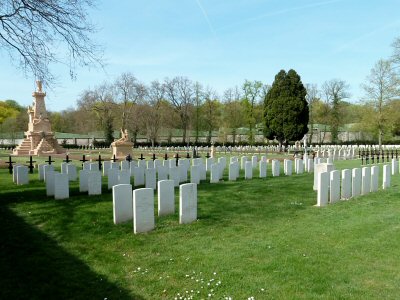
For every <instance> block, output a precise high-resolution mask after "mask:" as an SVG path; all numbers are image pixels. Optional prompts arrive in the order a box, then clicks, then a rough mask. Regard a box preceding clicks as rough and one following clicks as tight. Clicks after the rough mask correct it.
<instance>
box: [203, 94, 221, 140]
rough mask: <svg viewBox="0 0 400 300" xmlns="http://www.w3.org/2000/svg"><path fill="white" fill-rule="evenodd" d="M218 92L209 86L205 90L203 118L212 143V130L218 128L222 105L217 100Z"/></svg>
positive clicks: (208, 137) (208, 138)
mask: <svg viewBox="0 0 400 300" xmlns="http://www.w3.org/2000/svg"><path fill="white" fill-rule="evenodd" d="M217 98H218V96H217V93H216V92H215V91H214V90H213V89H211V88H209V87H208V88H207V89H206V91H205V92H204V99H205V100H204V104H203V118H204V121H205V127H206V129H207V143H208V144H210V143H211V138H212V132H213V130H215V129H217V128H218V125H219V116H220V112H221V105H220V103H219V101H218V100H217Z"/></svg>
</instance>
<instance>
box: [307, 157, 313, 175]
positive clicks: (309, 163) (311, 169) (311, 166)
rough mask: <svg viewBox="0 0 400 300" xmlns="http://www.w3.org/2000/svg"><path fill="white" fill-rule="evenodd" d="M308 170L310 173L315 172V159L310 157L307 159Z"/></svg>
mask: <svg viewBox="0 0 400 300" xmlns="http://www.w3.org/2000/svg"><path fill="white" fill-rule="evenodd" d="M307 172H308V173H312V172H314V161H313V159H312V158H309V159H308V160H307Z"/></svg>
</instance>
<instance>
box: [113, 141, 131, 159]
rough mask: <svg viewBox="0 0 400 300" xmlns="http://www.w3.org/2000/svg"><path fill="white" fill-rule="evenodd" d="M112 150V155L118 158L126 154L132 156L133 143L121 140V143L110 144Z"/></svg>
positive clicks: (123, 157) (122, 157) (124, 156)
mask: <svg viewBox="0 0 400 300" xmlns="http://www.w3.org/2000/svg"><path fill="white" fill-rule="evenodd" d="M111 147H112V150H113V157H114V155H115V157H116V158H118V159H125V158H126V157H127V156H128V155H130V156H131V157H133V152H132V149H133V143H131V142H123V143H116V142H114V143H112V144H111Z"/></svg>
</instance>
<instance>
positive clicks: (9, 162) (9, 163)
mask: <svg viewBox="0 0 400 300" xmlns="http://www.w3.org/2000/svg"><path fill="white" fill-rule="evenodd" d="M7 164H8V172H9V173H10V174H12V170H13V164H15V161H12V160H11V156H9V157H8V162H7Z"/></svg>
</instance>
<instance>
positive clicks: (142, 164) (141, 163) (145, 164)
mask: <svg viewBox="0 0 400 300" xmlns="http://www.w3.org/2000/svg"><path fill="white" fill-rule="evenodd" d="M146 166H147V163H146V161H145V160H144V159H141V160H139V162H138V167H139V168H142V169H143V170H145V169H146Z"/></svg>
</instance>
